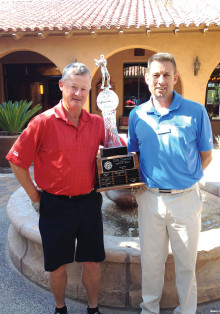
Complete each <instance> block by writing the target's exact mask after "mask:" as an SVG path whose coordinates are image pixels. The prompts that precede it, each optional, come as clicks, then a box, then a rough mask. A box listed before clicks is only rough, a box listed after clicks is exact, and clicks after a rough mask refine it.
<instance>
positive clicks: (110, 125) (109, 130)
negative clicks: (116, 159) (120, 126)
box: [102, 110, 122, 148]
mask: <svg viewBox="0 0 220 314" xmlns="http://www.w3.org/2000/svg"><path fill="white" fill-rule="evenodd" d="M102 115H103V119H104V124H105V143H104V147H105V148H111V147H120V146H122V144H121V141H120V138H119V135H118V131H117V126H116V110H110V111H103V112H102Z"/></svg>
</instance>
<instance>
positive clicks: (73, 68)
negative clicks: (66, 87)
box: [60, 62, 91, 82]
mask: <svg viewBox="0 0 220 314" xmlns="http://www.w3.org/2000/svg"><path fill="white" fill-rule="evenodd" d="M71 74H74V75H86V74H88V75H89V76H90V78H91V73H90V71H89V69H88V68H87V67H86V66H85V64H83V63H80V62H74V63H70V64H68V65H67V66H66V67H65V68H64V69H63V73H62V77H61V79H60V80H61V81H62V82H64V81H65V80H66V79H68V78H69V77H70V75H71Z"/></svg>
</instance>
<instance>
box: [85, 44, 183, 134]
mask: <svg viewBox="0 0 220 314" xmlns="http://www.w3.org/2000/svg"><path fill="white" fill-rule="evenodd" d="M154 53H155V51H153V50H150V49H147V48H146V49H144V48H143V47H141V48H140V47H136V48H130V47H129V48H127V49H126V48H125V49H124V50H120V51H118V52H116V53H114V54H112V55H111V56H109V58H107V68H108V71H109V73H110V76H111V86H113V89H114V91H115V92H116V94H117V95H118V97H119V105H118V108H117V125H118V128H119V131H124V132H127V124H128V116H129V112H130V110H129V109H132V106H130V108H128V107H127V108H126V101H127V100H128V99H129V97H132V96H134V98H135V106H136V105H139V104H141V103H142V102H144V101H147V100H148V99H149V98H150V93H149V90H148V87H147V84H146V83H145V80H144V74H145V69H146V67H147V61H148V59H149V58H150V57H151V56H152V55H153V54H154ZM105 57H106V56H105ZM100 81H101V71H100V69H98V70H97V71H96V72H95V74H94V76H93V80H92V92H91V103H90V111H91V112H92V113H95V114H99V115H101V112H100V110H99V109H98V107H97V105H96V98H97V96H98V93H99V92H100V90H99V85H100ZM175 90H176V91H177V92H178V93H179V94H181V93H182V83H181V78H180V79H179V81H178V83H177V84H176V85H175Z"/></svg>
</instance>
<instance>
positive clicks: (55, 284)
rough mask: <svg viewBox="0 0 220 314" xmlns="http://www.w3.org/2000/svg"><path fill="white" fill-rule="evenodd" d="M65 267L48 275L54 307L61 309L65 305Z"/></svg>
mask: <svg viewBox="0 0 220 314" xmlns="http://www.w3.org/2000/svg"><path fill="white" fill-rule="evenodd" d="M66 267H67V265H62V266H60V267H59V268H58V269H56V270H55V271H53V272H51V273H50V288H51V291H52V293H53V296H54V299H55V302H56V307H58V308H62V307H63V306H64V305H65V290H66V285H67V273H66Z"/></svg>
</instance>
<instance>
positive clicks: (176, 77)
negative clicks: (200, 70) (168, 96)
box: [174, 73, 179, 85]
mask: <svg viewBox="0 0 220 314" xmlns="http://www.w3.org/2000/svg"><path fill="white" fill-rule="evenodd" d="M178 79H179V75H178V73H176V74H175V75H174V85H175V84H176V83H177V82H178Z"/></svg>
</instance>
